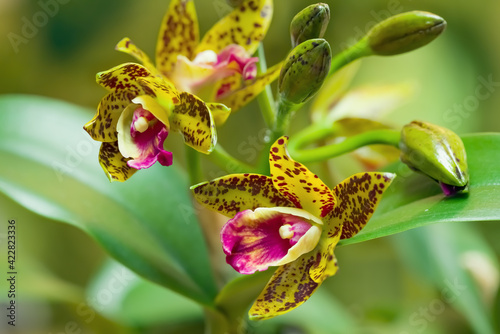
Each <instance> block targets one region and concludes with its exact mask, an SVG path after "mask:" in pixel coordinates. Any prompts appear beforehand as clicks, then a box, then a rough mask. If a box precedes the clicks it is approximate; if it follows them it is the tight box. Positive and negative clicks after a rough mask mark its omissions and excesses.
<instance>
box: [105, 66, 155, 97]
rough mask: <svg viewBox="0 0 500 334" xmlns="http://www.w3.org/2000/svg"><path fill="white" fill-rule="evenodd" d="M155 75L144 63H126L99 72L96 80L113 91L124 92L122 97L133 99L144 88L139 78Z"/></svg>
mask: <svg viewBox="0 0 500 334" xmlns="http://www.w3.org/2000/svg"><path fill="white" fill-rule="evenodd" d="M147 77H153V75H152V74H151V72H150V71H149V70H148V69H147V68H145V67H144V66H142V65H139V64H135V63H125V64H121V65H118V66H116V67H113V68H112V69H110V70H108V71H104V72H99V73H97V78H96V81H97V83H98V84H99V85H101V86H102V87H104V88H106V89H107V90H109V91H111V92H116V93H117V94H123V96H122V99H125V98H128V99H130V100H131V99H133V98H134V97H136V96H137V95H141V93H142V92H143V89H142V87H141V85H140V84H139V79H141V78H147Z"/></svg>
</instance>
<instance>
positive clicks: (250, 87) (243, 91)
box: [217, 63, 282, 112]
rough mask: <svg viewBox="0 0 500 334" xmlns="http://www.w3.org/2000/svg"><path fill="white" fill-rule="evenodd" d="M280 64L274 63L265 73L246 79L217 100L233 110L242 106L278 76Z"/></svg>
mask: <svg viewBox="0 0 500 334" xmlns="http://www.w3.org/2000/svg"><path fill="white" fill-rule="evenodd" d="M281 65H282V63H279V64H276V65H274V66H273V67H271V68H269V69H268V71H267V72H266V73H264V74H262V75H260V76H258V77H256V78H255V79H253V80H248V82H245V84H244V85H243V86H242V87H241V88H240V89H238V90H236V91H232V92H231V93H228V94H225V95H223V96H221V97H220V98H217V102H220V103H222V104H224V105H226V106H228V107H229V108H231V110H232V111H233V112H234V111H236V110H238V109H240V108H242V107H243V106H245V105H246V104H247V103H249V102H250V101H252V100H253V99H254V98H255V97H256V96H257V95H259V94H260V93H261V92H262V91H263V90H264V88H266V86H267V85H269V84H270V83H271V82H273V81H274V80H276V78H278V76H279V74H280V71H281ZM232 85H234V86H233V87H238V84H236V83H232Z"/></svg>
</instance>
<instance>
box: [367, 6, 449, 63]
mask: <svg viewBox="0 0 500 334" xmlns="http://www.w3.org/2000/svg"><path fill="white" fill-rule="evenodd" d="M445 28H446V21H445V20H444V19H443V18H441V17H439V16H437V15H435V14H432V13H428V12H421V11H412V12H406V13H401V14H398V15H395V16H392V17H390V18H388V19H387V20H384V21H382V22H381V23H379V24H377V25H376V26H374V27H373V28H372V29H371V30H370V31H369V32H368V34H367V35H366V36H365V38H366V40H367V43H368V46H369V47H370V49H371V50H372V52H373V54H376V55H382V56H391V55H397V54H400V53H404V52H408V51H412V50H415V49H418V48H419V47H421V46H424V45H426V44H428V43H430V42H432V41H433V40H434V39H435V38H436V37H438V36H439V35H440V34H441V33H442V32H443V31H444V29H445Z"/></svg>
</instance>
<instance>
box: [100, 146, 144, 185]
mask: <svg viewBox="0 0 500 334" xmlns="http://www.w3.org/2000/svg"><path fill="white" fill-rule="evenodd" d="M128 160H130V159H127V158H124V157H123V155H121V153H120V150H119V149H118V142H117V141H115V142H111V143H102V145H101V149H100V150H99V163H100V164H101V167H102V169H104V172H105V173H106V176H107V177H108V179H109V180H110V181H111V182H113V181H120V182H124V181H125V180H127V179H128V178H129V177H131V176H132V175H133V174H134V173H135V172H136V171H137V169H135V168H131V167H129V166H128V165H127V161H128Z"/></svg>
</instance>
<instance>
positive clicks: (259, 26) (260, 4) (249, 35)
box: [196, 0, 273, 54]
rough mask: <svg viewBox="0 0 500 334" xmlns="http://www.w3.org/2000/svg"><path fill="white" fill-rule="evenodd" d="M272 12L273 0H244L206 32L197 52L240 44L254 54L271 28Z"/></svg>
mask: <svg viewBox="0 0 500 334" xmlns="http://www.w3.org/2000/svg"><path fill="white" fill-rule="evenodd" d="M272 13H273V1H272V0H250V1H249V0H247V1H243V3H242V4H241V5H240V6H239V7H238V8H235V9H234V10H233V11H232V12H231V13H229V14H228V15H227V16H225V17H224V18H222V19H221V20H220V21H219V22H217V23H216V24H215V25H214V26H213V27H212V28H211V29H210V30H209V31H208V32H207V33H206V34H205V36H204V37H203V39H202V40H201V42H200V45H198V47H197V48H196V53H199V52H201V51H205V50H214V51H215V52H216V53H219V52H220V51H221V50H222V49H224V48H225V47H226V46H228V45H230V44H238V45H241V46H243V47H244V48H245V49H246V50H247V51H248V53H249V54H253V53H254V52H255V51H256V50H257V47H258V45H259V43H260V42H261V41H262V40H263V39H264V36H265V35H266V33H267V30H268V29H269V25H270V24H271V18H272Z"/></svg>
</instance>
